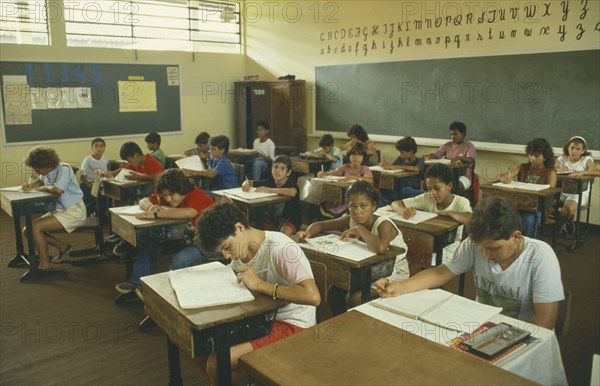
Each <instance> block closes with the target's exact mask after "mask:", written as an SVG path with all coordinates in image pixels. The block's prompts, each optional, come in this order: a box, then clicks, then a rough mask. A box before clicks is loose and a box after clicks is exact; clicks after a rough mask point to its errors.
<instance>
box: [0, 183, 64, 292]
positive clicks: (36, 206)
mask: <svg viewBox="0 0 600 386" xmlns="http://www.w3.org/2000/svg"><path fill="white" fill-rule="evenodd" d="M13 189H14V188H13ZM57 201H58V196H57V195H55V194H51V193H46V192H38V191H35V192H27V193H25V192H18V191H9V190H0V202H1V206H2V209H3V210H4V211H5V212H6V213H8V215H9V216H11V217H12V218H13V222H14V226H15V238H16V242H17V254H16V255H15V257H13V258H12V259H11V260H10V261H9V262H8V266H9V267H11V268H14V267H18V266H19V265H21V264H22V263H23V262H24V263H26V264H27V265H28V266H29V268H28V270H27V272H25V273H24V274H23V276H21V282H25V281H28V280H31V279H35V278H38V277H42V276H48V275H52V274H55V273H62V272H64V271H54V270H53V271H47V270H41V269H39V267H38V260H37V255H36V253H35V245H34V242H33V229H32V223H33V220H32V218H31V216H32V215H33V214H37V213H46V212H51V211H53V210H54V209H55V208H56V203H57ZM21 216H23V217H25V226H26V227H27V250H28V254H27V255H25V249H24V247H23V236H22V234H21Z"/></svg>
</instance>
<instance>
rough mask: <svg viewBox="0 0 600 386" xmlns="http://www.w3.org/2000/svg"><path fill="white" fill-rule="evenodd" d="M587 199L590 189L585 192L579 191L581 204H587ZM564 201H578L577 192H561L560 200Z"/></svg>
mask: <svg viewBox="0 0 600 386" xmlns="http://www.w3.org/2000/svg"><path fill="white" fill-rule="evenodd" d="M589 199H590V191H589V190H586V191H585V192H582V193H581V206H585V205H587V203H588V200H589ZM565 201H575V202H579V195H577V194H568V193H561V195H560V202H565Z"/></svg>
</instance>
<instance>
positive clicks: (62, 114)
mask: <svg viewBox="0 0 600 386" xmlns="http://www.w3.org/2000/svg"><path fill="white" fill-rule="evenodd" d="M167 69H169V71H170V72H171V74H173V73H174V74H175V75H176V76H175V77H173V76H171V77H168V75H167ZM0 75H2V77H1V78H0V79H1V80H0V81H1V82H2V85H3V87H2V90H3V92H4V94H7V95H3V96H4V99H5V100H6V99H7V98H6V97H7V96H9V95H8V94H9V93H13V92H15V91H16V90H15V89H14V84H13V85H12V86H11V85H10V84H8V82H7V85H6V87H4V82H5V80H11V79H13V80H14V79H26V83H27V85H28V86H29V89H30V90H34V89H37V90H52V89H54V90H56V89H57V88H61V90H63V92H62V93H49V94H47V93H46V91H43V92H41V93H40V94H35V95H34V99H35V101H36V103H33V104H32V107H33V109H32V110H31V124H11V123H12V122H11V121H8V122H7V121H6V119H7V113H8V112H9V110H10V107H8V106H6V102H5V103H2V108H3V117H4V122H3V123H4V129H5V130H4V132H5V143H6V144H16V143H22V142H42V141H59V140H68V139H75V138H82V139H83V138H94V137H109V136H119V135H136V134H140V135H144V134H147V133H149V132H151V131H156V132H179V131H181V101H180V90H179V66H178V65H145V64H106V63H96V64H93V63H42V62H0ZM14 76H20V78H14ZM139 81H143V82H153V84H152V83H146V85H149V86H150V87H149V88H150V89H154V90H155V93H156V111H136V112H129V111H128V112H124V111H120V103H119V98H121V102H122V103H121V105H122V104H123V102H128V101H133V102H134V103H135V102H136V101H138V100H141V99H138V96H142V94H141V90H140V88H139V87H138V86H139V85H140V83H137V82H139ZM118 82H128V83H121V85H122V87H121V94H122V95H121V96H119V87H118V84H119V83H118ZM169 83H171V84H169ZM11 87H13V88H11ZM80 87H83V88H84V90H89V94H88V95H87V96H86V95H83V97H81V95H80V96H79V97H78V96H76V94H77V92H78V91H77V90H80V89H79V88H80ZM51 94H52V95H51ZM39 95H41V96H39ZM143 95H147V94H143ZM78 98H79V101H80V102H81V101H83V103H81V104H79V105H78V104H77V102H78ZM144 100H145V99H144ZM86 101H87V103H86ZM45 102H47V103H45ZM63 102H64V103H63ZM57 103H58V104H57ZM7 109H8V111H7ZM121 110H123V109H121Z"/></svg>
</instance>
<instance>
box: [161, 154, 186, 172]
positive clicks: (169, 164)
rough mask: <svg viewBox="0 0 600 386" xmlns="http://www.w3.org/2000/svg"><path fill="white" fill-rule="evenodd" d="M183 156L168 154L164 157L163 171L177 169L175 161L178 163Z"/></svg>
mask: <svg viewBox="0 0 600 386" xmlns="http://www.w3.org/2000/svg"><path fill="white" fill-rule="evenodd" d="M185 157H186V155H185V154H169V155H168V156H166V157H165V169H172V168H176V167H178V166H177V164H175V161H179V160H180V159H182V158H185Z"/></svg>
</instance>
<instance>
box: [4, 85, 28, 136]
mask: <svg viewBox="0 0 600 386" xmlns="http://www.w3.org/2000/svg"><path fill="white" fill-rule="evenodd" d="M2 95H3V96H4V98H3V99H4V100H3V102H4V113H5V115H4V123H5V124H7V125H31V100H30V98H29V85H28V84H27V77H26V76H25V75H4V76H2Z"/></svg>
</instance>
